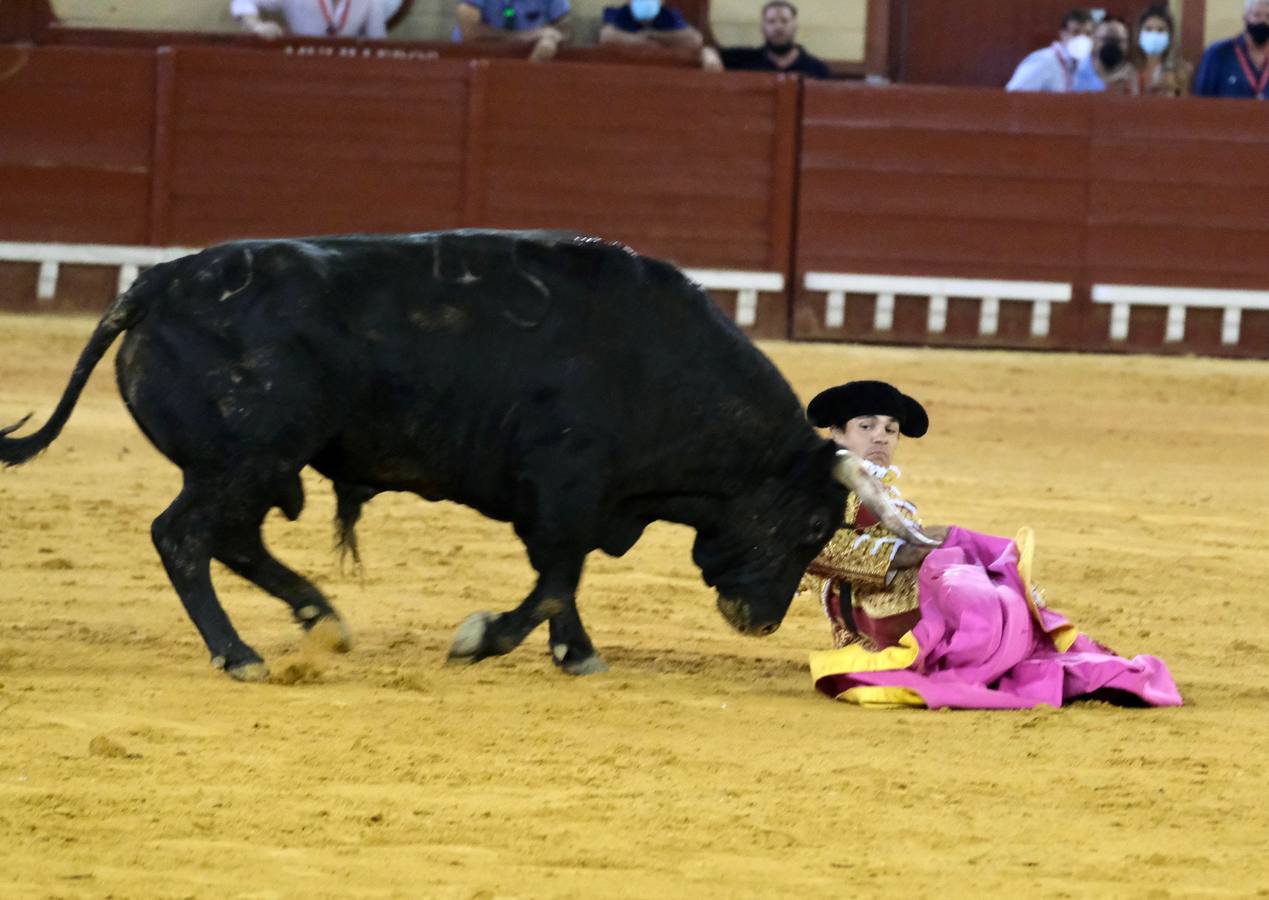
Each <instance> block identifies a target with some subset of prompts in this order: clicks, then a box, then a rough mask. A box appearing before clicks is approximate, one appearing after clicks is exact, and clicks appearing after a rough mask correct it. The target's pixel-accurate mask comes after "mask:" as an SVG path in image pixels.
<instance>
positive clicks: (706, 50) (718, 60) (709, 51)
mask: <svg viewBox="0 0 1269 900" xmlns="http://www.w3.org/2000/svg"><path fill="white" fill-rule="evenodd" d="M701 68H702V69H704V70H705V71H706V72H721V71H722V70H723V58H722V57H721V56H719V55H718V51H717V50H715V49H714V48H713V47H702V48H701Z"/></svg>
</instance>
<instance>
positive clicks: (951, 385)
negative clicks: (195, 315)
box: [0, 316, 1269, 900]
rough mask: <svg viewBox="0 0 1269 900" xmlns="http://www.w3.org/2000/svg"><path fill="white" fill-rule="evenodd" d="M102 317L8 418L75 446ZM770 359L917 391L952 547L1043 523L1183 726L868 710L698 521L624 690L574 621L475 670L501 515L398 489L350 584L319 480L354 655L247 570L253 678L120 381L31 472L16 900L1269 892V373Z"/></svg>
mask: <svg viewBox="0 0 1269 900" xmlns="http://www.w3.org/2000/svg"><path fill="white" fill-rule="evenodd" d="M92 324H93V323H92V321H91V320H89V319H86V318H37V317H18V316H4V317H0V420H3V422H9V421H13V420H15V419H16V418H17V417H18V416H20V415H22V414H23V413H26V412H28V411H31V410H34V411H35V412H36V421H37V422H40V421H43V419H44V418H45V417H46V416H47V415H48V413H49V411H50V410H51V409H52V407H53V404H54V403H55V401H56V400H57V397H58V395H59V393H60V392H61V390H62V387H63V386H64V384H65V382H66V378H67V376H68V375H69V373H70V370H71V367H72V365H73V363H74V360H75V358H76V355H77V354H78V352H79V349H80V347H81V346H82V344H83V342H84V340H85V338H86V337H87V335H88V332H89V331H90V330H91V327H92ZM764 346H765V349H766V350H767V352H769V353H770V354H771V355H772V357H773V358H774V359H775V361H776V362H777V364H778V365H779V366H780V367H781V369H782V370H783V371H784V372H785V373H786V374H787V375H788V376H789V378H790V380H791V381H792V382H793V384H794V386H795V387H796V388H797V390H798V391H799V392H800V394H801V395H802V396H803V397H804V398H805V397H809V396H810V395H811V394H812V393H813V392H814V391H815V390H816V389H818V388H820V387H822V386H824V385H826V384H829V383H833V382H836V381H839V380H845V379H847V378H856V377H870V378H886V379H891V380H894V381H897V382H898V383H899V384H900V385H901V386H902V387H903V388H904V389H905V390H907V391H910V392H912V393H914V394H915V395H916V396H918V397H920V398H921V399H923V400H924V401H926V403H927V406H928V408H929V410H930V413H931V419H932V422H933V427H932V430H931V432H930V434H929V436H928V437H926V438H924V439H922V440H921V441H915V442H913V441H908V442H905V443H904V445H903V446H902V447H901V448H900V458H899V463H900V464H901V465H904V466H905V467H906V469H907V474H906V475H905V482H906V485H907V493H908V494H909V496H911V497H913V498H914V499H915V500H917V501H918V502H919V503H920V504H921V507H922V511H923V513H924V514H925V516H926V519H927V521H931V522H935V523H941V522H956V523H960V524H964V525H966V526H969V527H972V528H977V529H980V530H984V531H991V532H996V533H1004V534H1013V533H1014V531H1015V530H1016V529H1017V527H1018V526H1019V525H1023V524H1029V525H1031V526H1033V527H1034V528H1035V530H1036V533H1037V538H1038V575H1039V577H1040V580H1041V581H1043V582H1044V583H1045V585H1046V586H1047V588H1048V596H1049V600H1050V603H1051V604H1052V605H1053V606H1055V607H1056V608H1058V609H1061V610H1062V611H1064V612H1066V613H1067V614H1069V615H1070V616H1071V617H1072V618H1073V619H1074V620H1075V621H1076V622H1077V623H1079V624H1080V625H1082V626H1083V627H1084V628H1085V629H1086V630H1088V631H1089V632H1090V633H1091V634H1093V635H1094V636H1096V637H1098V638H1100V639H1102V640H1104V641H1105V642H1107V643H1109V644H1110V645H1111V646H1113V647H1115V648H1116V649H1118V650H1119V651H1120V652H1124V653H1128V654H1132V653H1139V652H1153V653H1156V654H1158V655H1160V656H1162V657H1163V658H1164V659H1166V660H1167V661H1168V663H1169V664H1170V665H1171V667H1172V670H1173V672H1174V674H1175V675H1176V677H1177V680H1178V682H1179V683H1180V686H1181V690H1182V692H1183V694H1184V695H1185V698H1186V700H1187V701H1188V706H1186V707H1185V708H1183V709H1180V710H1131V711H1125V710H1120V709H1115V708H1112V707H1109V706H1105V705H1100V704H1084V705H1079V706H1076V707H1074V708H1071V709H1067V710H1063V711H1052V710H1042V711H1034V712H1017V713H1014V712H1004V713H1001V712H991V713H975V712H968V713H948V712H924V711H904V712H875V711H873V712H869V711H862V710H858V709H853V708H850V707H848V706H846V705H844V704H835V703H833V702H832V701H829V700H827V699H825V698H823V697H820V696H818V695H817V694H815V693H813V692H812V690H811V685H810V678H809V675H808V672H807V667H806V652H807V651H808V650H809V649H812V648H822V647H825V646H827V637H828V634H827V629H826V628H825V627H824V625H823V623H822V621H821V618H820V614H819V611H818V609H817V604H816V603H815V602H814V601H813V600H811V599H809V598H805V597H804V598H802V599H800V600H798V601H796V602H795V605H794V607H793V609H792V610H791V612H790V615H789V618H788V620H787V621H786V623H785V625H784V627H783V628H782V629H781V630H780V631H779V632H778V633H776V634H775V635H773V636H771V637H769V638H766V639H761V640H759V639H750V638H744V637H741V636H739V635H736V634H734V633H733V632H731V631H730V629H729V628H728V627H727V626H726V625H725V624H724V623H723V621H722V620H721V619H720V617H719V616H718V614H717V612H716V611H715V609H714V603H713V598H712V596H711V594H710V593H709V592H708V590H707V589H706V588H705V587H704V585H703V584H702V583H701V579H700V576H699V573H698V572H697V570H696V569H695V568H694V567H693V565H692V564H691V561H690V556H689V549H690V543H691V535H690V533H689V532H688V531H686V530H685V529H682V528H678V527H673V526H668V525H657V526H654V527H653V528H652V529H650V530H649V532H648V533H647V535H646V536H645V537H644V539H643V541H642V542H641V543H640V544H639V545H638V546H637V547H636V548H635V550H634V551H632V552H631V553H630V554H629V555H628V556H626V557H625V558H624V559H619V560H613V559H608V558H604V557H599V556H596V557H593V558H592V561H591V565H590V566H589V568H588V569H587V573H586V578H585V581H584V584H583V591H582V613H583V616H584V617H585V619H586V622H587V625H588V628H589V630H590V632H591V635H592V637H593V638H594V639H595V642H596V644H597V646H598V647H599V648H600V650H601V651H602V652H603V654H604V656H605V657H606V659H607V660H608V662H609V663H610V665H611V666H612V670H611V672H609V673H607V674H604V675H599V676H593V677H590V678H584V679H571V678H568V677H566V676H562V675H560V674H558V673H557V672H556V671H555V670H554V666H553V665H552V664H551V661H550V658H549V656H548V655H547V646H546V634H545V630H543V632H542V633H540V634H535V635H533V636H532V637H531V638H530V639H529V641H528V642H526V644H525V645H524V646H523V647H522V648H521V649H520V650H519V651H517V652H516V653H514V654H512V655H511V656H509V657H506V658H503V659H495V660H489V661H486V662H483V663H481V664H479V665H476V666H471V667H450V668H445V667H443V665H442V664H443V661H444V658H445V651H446V648H447V647H448V645H449V641H450V639H451V637H452V635H453V631H454V629H455V627H456V626H457V625H458V623H459V622H461V621H462V620H463V618H464V617H465V616H466V615H467V614H468V613H470V612H473V611H475V610H480V609H493V610H498V609H505V608H507V607H509V606H511V605H513V604H514V603H515V602H517V601H518V599H519V598H520V597H521V596H523V595H524V594H525V593H526V592H527V591H528V589H529V587H530V583H531V571H530V569H529V567H528V565H527V563H526V562H525V559H524V555H523V553H522V550H521V548H520V545H519V544H518V543H517V542H516V541H515V539H514V537H513V536H512V534H511V530H510V528H509V527H508V526H505V525H500V524H497V523H493V522H488V521H486V520H484V519H482V518H480V517H479V516H478V515H476V514H475V513H473V512H471V511H469V510H466V509H463V508H460V507H456V506H452V505H447V504H427V503H425V502H423V501H422V500H419V499H417V498H414V497H407V496H386V497H380V498H378V499H376V500H375V501H374V502H373V503H371V504H370V505H369V506H368V507H367V509H366V515H365V518H364V519H363V521H362V524H361V526H360V534H361V539H362V552H363V557H364V561H365V573H364V577H363V578H362V579H358V578H356V577H352V576H346V575H340V574H339V564H338V559H337V556H336V555H335V554H334V553H333V552H332V526H331V516H332V513H333V502H332V498H331V494H330V490H329V487H328V485H326V484H324V483H323V482H322V481H321V479H319V478H316V477H308V478H306V481H305V487H306V489H307V491H308V506H307V509H306V510H305V513H304V515H303V517H302V518H301V519H300V521H299V522H296V523H288V522H286V521H285V520H283V519H281V518H280V517H275V518H273V519H271V520H270V521H269V523H268V527H267V538H268V540H269V542H270V544H271V545H272V546H273V548H274V549H275V551H276V552H277V553H278V554H279V556H280V557H281V558H282V559H284V560H286V561H287V562H289V563H290V564H291V565H293V566H295V567H296V568H298V569H299V570H301V571H303V572H306V573H308V574H310V575H312V576H315V577H316V579H317V581H318V582H319V584H320V585H321V586H322V587H323V589H324V590H326V591H327V592H328V593H329V595H330V596H331V598H332V600H333V602H334V603H335V605H336V606H337V608H338V609H339V610H340V611H341V612H342V614H343V615H344V616H345V618H346V619H347V622H348V624H349V626H350V628H351V630H352V634H353V638H354V639H355V646H354V648H353V650H352V652H351V653H349V654H347V655H335V654H331V653H327V652H324V651H321V650H320V649H318V648H314V647H311V646H309V647H306V645H305V643H304V642H303V641H302V637H301V631H300V629H299V628H298V626H296V625H294V624H293V623H292V622H291V620H290V615H289V611H288V610H286V609H285V608H284V607H283V606H282V605H281V604H280V603H278V602H277V601H276V600H273V599H272V598H270V597H267V596H265V595H264V594H263V593H261V592H260V591H258V590H256V589H255V588H253V587H251V586H249V585H247V584H246V583H245V582H242V581H241V580H239V579H237V578H235V577H234V576H232V575H230V574H229V573H227V572H226V571H224V570H220V569H218V570H217V572H216V579H217V584H218V586H219V589H220V591H221V596H222V598H223V601H224V603H225V606H226V607H227V609H228V610H229V611H230V614H231V615H232V616H233V617H234V620H235V622H236V624H237V625H238V627H239V630H240V631H241V632H242V633H243V635H244V636H245V637H246V638H247V640H249V641H250V642H251V643H252V644H253V645H254V646H255V647H256V648H257V649H258V650H259V651H260V652H261V653H262V654H264V655H265V656H266V658H268V659H269V661H270V663H271V664H272V666H273V673H274V675H273V677H274V679H275V681H274V682H273V683H265V684H238V683H235V682H233V681H231V680H230V679H228V678H227V677H225V676H224V675H223V674H220V673H218V672H215V671H213V670H212V668H211V667H210V666H209V664H208V662H207V653H206V652H205V650H204V648H203V646H202V644H201V642H200V640H199V638H198V636H197V634H196V633H195V631H194V628H193V626H192V625H191V624H190V623H189V621H188V620H187V619H186V616H185V613H184V611H183V610H182V608H181V606H180V603H179V602H178V600H177V598H176V595H175V594H174V593H173V591H172V589H171V587H170V586H169V584H168V582H167V579H166V577H165V576H164V574H163V570H162V568H161V566H160V564H159V561H158V558H157V556H156V555H155V553H154V550H153V548H152V547H151V544H150V537H149V527H150V521H151V520H152V519H153V518H154V516H155V515H156V514H158V513H159V512H160V511H161V510H162V509H163V508H164V507H165V506H166V505H167V503H168V502H169V501H170V500H171V498H172V497H173V496H175V494H176V492H177V489H178V486H179V473H178V471H177V470H176V469H175V468H174V467H173V466H172V465H171V464H169V463H168V462H167V461H166V460H164V459H163V458H162V457H160V456H159V455H158V454H157V453H155V451H154V450H152V449H151V448H150V447H149V445H148V444H147V443H146V442H145V440H144V439H143V437H142V436H141V434H140V433H139V431H138V430H137V428H136V427H135V425H134V424H133V423H132V421H131V419H130V418H129V417H128V415H127V414H126V412H125V411H124V409H123V405H122V403H121V402H120V400H119V397H118V394H117V393H116V390H115V387H114V385H113V383H112V382H113V378H112V373H111V371H110V368H109V367H108V366H105V365H103V366H102V367H101V368H100V369H99V371H98V373H97V375H96V376H95V377H94V379H93V381H92V383H91V384H90V385H89V388H88V390H87V392H86V393H85V396H84V398H83V400H82V401H81V403H80V406H79V408H78V410H77V411H76V413H75V415H74V417H73V418H72V420H71V422H70V424H69V426H68V427H67V429H66V431H65V433H64V434H63V435H62V437H61V438H60V440H59V441H58V442H57V443H56V444H54V446H53V448H52V449H51V450H50V451H49V452H48V453H46V454H45V455H44V456H43V457H41V458H39V459H37V460H35V461H33V462H32V463H30V464H28V465H26V466H24V467H22V468H20V469H15V470H10V471H8V472H3V473H0V523H2V524H0V611H2V612H3V615H2V616H0V896H3V897H5V898H12V897H108V896H113V897H129V898H132V897H174V898H175V897H217V898H234V897H241V898H290V897H304V898H310V897H367V898H369V897H442V898H463V900H467V898H474V897H480V898H495V897H578V898H591V897H661V896H675V897H706V898H732V897H741V896H782V897H842V896H879V895H882V894H886V895H889V896H904V897H920V896H930V897H934V896H938V897H946V896H974V895H981V894H983V893H990V894H994V895H997V896H1010V897H1020V896H1040V895H1043V896H1070V897H1077V896H1114V897H1168V896H1198V895H1202V896H1208V895H1214V896H1229V897H1248V896H1256V895H1257V894H1260V895H1261V896H1265V895H1269V862H1267V861H1266V854H1265V847H1266V846H1269V623H1267V619H1269V604H1266V601H1265V599H1264V591H1263V588H1262V585H1264V584H1265V583H1266V581H1269V553H1267V552H1266V550H1267V547H1269V525H1267V524H1266V523H1267V521H1269V478H1267V477H1266V475H1267V472H1266V457H1267V456H1269V411H1267V408H1266V403H1267V401H1269V364H1267V363H1263V362H1232V361H1212V360H1202V359H1159V358H1148V357H1131V358H1111V357H1099V356H1074V355H1030V356H1028V355H1022V354H1017V353H994V352H978V353H963V352H949V351H932V350H905V349H878V348H865V347H836V346H827V345H810V346H807V345H791V344H768V345H764ZM653 399H654V398H650V400H653ZM280 681H285V682H288V683H286V684H280V683H277V682H280ZM94 747H95V748H97V749H92V748H94ZM120 753H122V755H120Z"/></svg>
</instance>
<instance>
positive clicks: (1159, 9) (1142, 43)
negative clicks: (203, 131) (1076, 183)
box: [230, 0, 1269, 100]
mask: <svg viewBox="0 0 1269 900" xmlns="http://www.w3.org/2000/svg"><path fill="white" fill-rule="evenodd" d="M1243 2H1244V10H1243V20H1244V26H1245V27H1244V30H1243V31H1242V32H1241V33H1240V34H1238V35H1236V36H1235V37H1232V38H1229V39H1227V40H1223V41H1219V42H1217V43H1215V44H1213V45H1212V46H1210V47H1208V48H1207V50H1206V51H1205V52H1204V54H1203V58H1202V60H1201V61H1200V63H1199V66H1198V70H1197V73H1196V72H1195V69H1194V66H1192V65H1191V64H1190V63H1189V62H1188V61H1187V60H1186V59H1185V58H1184V57H1183V56H1182V54H1181V47H1180V36H1179V34H1178V33H1177V27H1176V20H1175V19H1174V17H1173V15H1172V13H1171V11H1170V10H1169V9H1168V5H1167V3H1166V2H1164V3H1154V4H1153V5H1150V6H1147V7H1146V8H1145V9H1143V10H1142V11H1141V13H1140V14H1139V15H1138V16H1137V18H1136V20H1135V22H1134V23H1133V24H1131V25H1130V24H1129V22H1128V21H1127V20H1125V19H1123V18H1121V17H1119V16H1117V15H1113V14H1106V13H1105V12H1104V11H1103V10H1101V9H1097V10H1090V9H1078V8H1077V9H1072V10H1071V11H1070V12H1068V13H1067V14H1066V15H1065V16H1064V17H1063V18H1062V22H1061V27H1060V28H1059V30H1058V35H1057V40H1055V41H1053V43H1052V44H1050V45H1049V46H1047V47H1043V48H1041V49H1039V50H1036V51H1034V52H1033V53H1030V54H1029V55H1027V57H1026V58H1025V59H1023V60H1022V62H1021V63H1019V64H1018V67H1017V69H1016V70H1015V71H1014V73H1013V77H1012V78H1010V79H1009V82H1008V84H1007V85H1006V89H1007V90H1010V91H1044V92H1050V93H1066V92H1078V91H1103V92H1105V93H1113V94H1126V95H1129V96H1137V95H1142V94H1148V95H1155V96H1165V97H1181V96H1185V95H1188V94H1191V93H1193V94H1196V95H1199V96H1204V97H1254V98H1256V99H1259V100H1263V99H1265V97H1266V95H1267V93H1269V60H1267V59H1266V50H1267V49H1269V0H1243ZM399 6H400V0H395V2H394V0H232V2H231V7H230V9H231V12H232V14H233V15H234V17H235V18H237V20H238V21H239V22H240V23H241V24H242V26H243V28H244V29H246V30H248V31H250V32H252V33H254V34H257V35H259V36H261V37H265V38H277V37H280V36H282V35H283V34H285V33H288V32H289V33H292V34H297V35H304V36H338V37H368V38H381V37H384V36H385V22H386V20H387V19H388V18H389V17H390V16H391V15H392V12H393V10H395V9H396V8H398V7H399ZM262 13H272V14H273V15H274V16H275V18H270V17H268V16H266V15H262ZM570 14H571V12H570V7H569V0H458V4H457V8H456V10H455V27H454V32H453V37H454V40H457V41H464V42H501V43H511V44H521V45H525V46H527V47H528V48H529V50H528V54H527V55H528V57H529V58H530V59H533V60H538V61H541V60H548V59H551V58H553V57H554V56H555V55H556V53H557V52H558V50H559V48H560V46H561V45H562V44H564V43H567V42H568V41H569V40H571V39H572V30H571V28H570V23H569V17H570ZM760 26H761V30H762V38H763V42H762V44H761V45H760V46H756V47H722V48H715V47H712V46H710V45H709V44H708V43H707V42H706V40H705V37H704V36H703V35H702V34H701V32H700V31H699V30H697V29H696V28H694V27H693V26H692V25H691V24H690V23H689V22H688V21H687V19H686V18H685V17H684V16H683V14H682V13H681V12H680V11H679V10H677V9H675V8H674V7H673V6H670V5H668V4H666V3H663V2H662V0H627V2H625V3H622V4H620V5H617V6H609V7H606V8H605V9H604V11H603V22H602V25H601V26H600V30H599V44H600V45H601V46H603V45H608V46H624V47H648V48H658V47H659V48H665V49H670V50H677V51H686V52H689V53H696V54H698V58H699V62H700V65H701V67H702V68H704V69H708V70H714V71H718V70H721V69H748V70H760V71H769V72H795V73H798V74H801V75H805V76H808V77H812V78H829V77H831V74H832V73H831V72H830V70H829V67H828V66H827V65H826V64H825V63H824V61H823V60H820V59H817V58H816V57H815V56H813V55H812V54H810V53H809V52H807V50H806V48H804V47H803V46H802V45H801V44H799V43H798V42H797V30H798V11H797V7H796V6H795V5H794V4H793V3H792V2H790V0H767V2H766V3H764V4H763V6H762V7H761V14H760Z"/></svg>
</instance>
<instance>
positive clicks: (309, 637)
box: [304, 613, 353, 653]
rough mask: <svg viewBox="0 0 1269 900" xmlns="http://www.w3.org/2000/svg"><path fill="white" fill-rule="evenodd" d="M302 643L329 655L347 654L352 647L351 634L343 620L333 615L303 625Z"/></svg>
mask: <svg viewBox="0 0 1269 900" xmlns="http://www.w3.org/2000/svg"><path fill="white" fill-rule="evenodd" d="M305 629H306V630H305V632H304V642H305V644H307V645H308V646H309V647H311V648H313V649H314V650H324V651H327V652H330V653H347V652H348V651H349V650H351V649H352V647H353V639H352V632H351V631H349V630H348V626H347V625H345V624H344V620H343V619H341V618H340V617H339V616H337V615H335V614H334V613H329V614H327V615H324V616H322V617H321V618H318V619H314V620H313V624H311V625H308V624H306V625H305Z"/></svg>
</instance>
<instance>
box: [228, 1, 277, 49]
mask: <svg viewBox="0 0 1269 900" xmlns="http://www.w3.org/2000/svg"><path fill="white" fill-rule="evenodd" d="M262 5H263V6H265V7H266V8H268V7H269V6H276V4H270V3H269V2H268V0H261V2H259V3H257V2H256V0H233V2H232V3H231V4H229V14H230V15H231V16H233V17H234V18H235V19H237V20H238V23H239V24H240V25H242V28H243V30H244V31H249V32H251V33H252V34H254V35H256V36H257V37H262V38H266V39H268V40H272V39H273V38H279V37H282V36H283V35H284V34H286V29H284V28H283V27H282V26H281V25H279V24H278V23H277V22H273V21H271V20H269V19H262V18H260V7H261V6H262Z"/></svg>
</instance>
